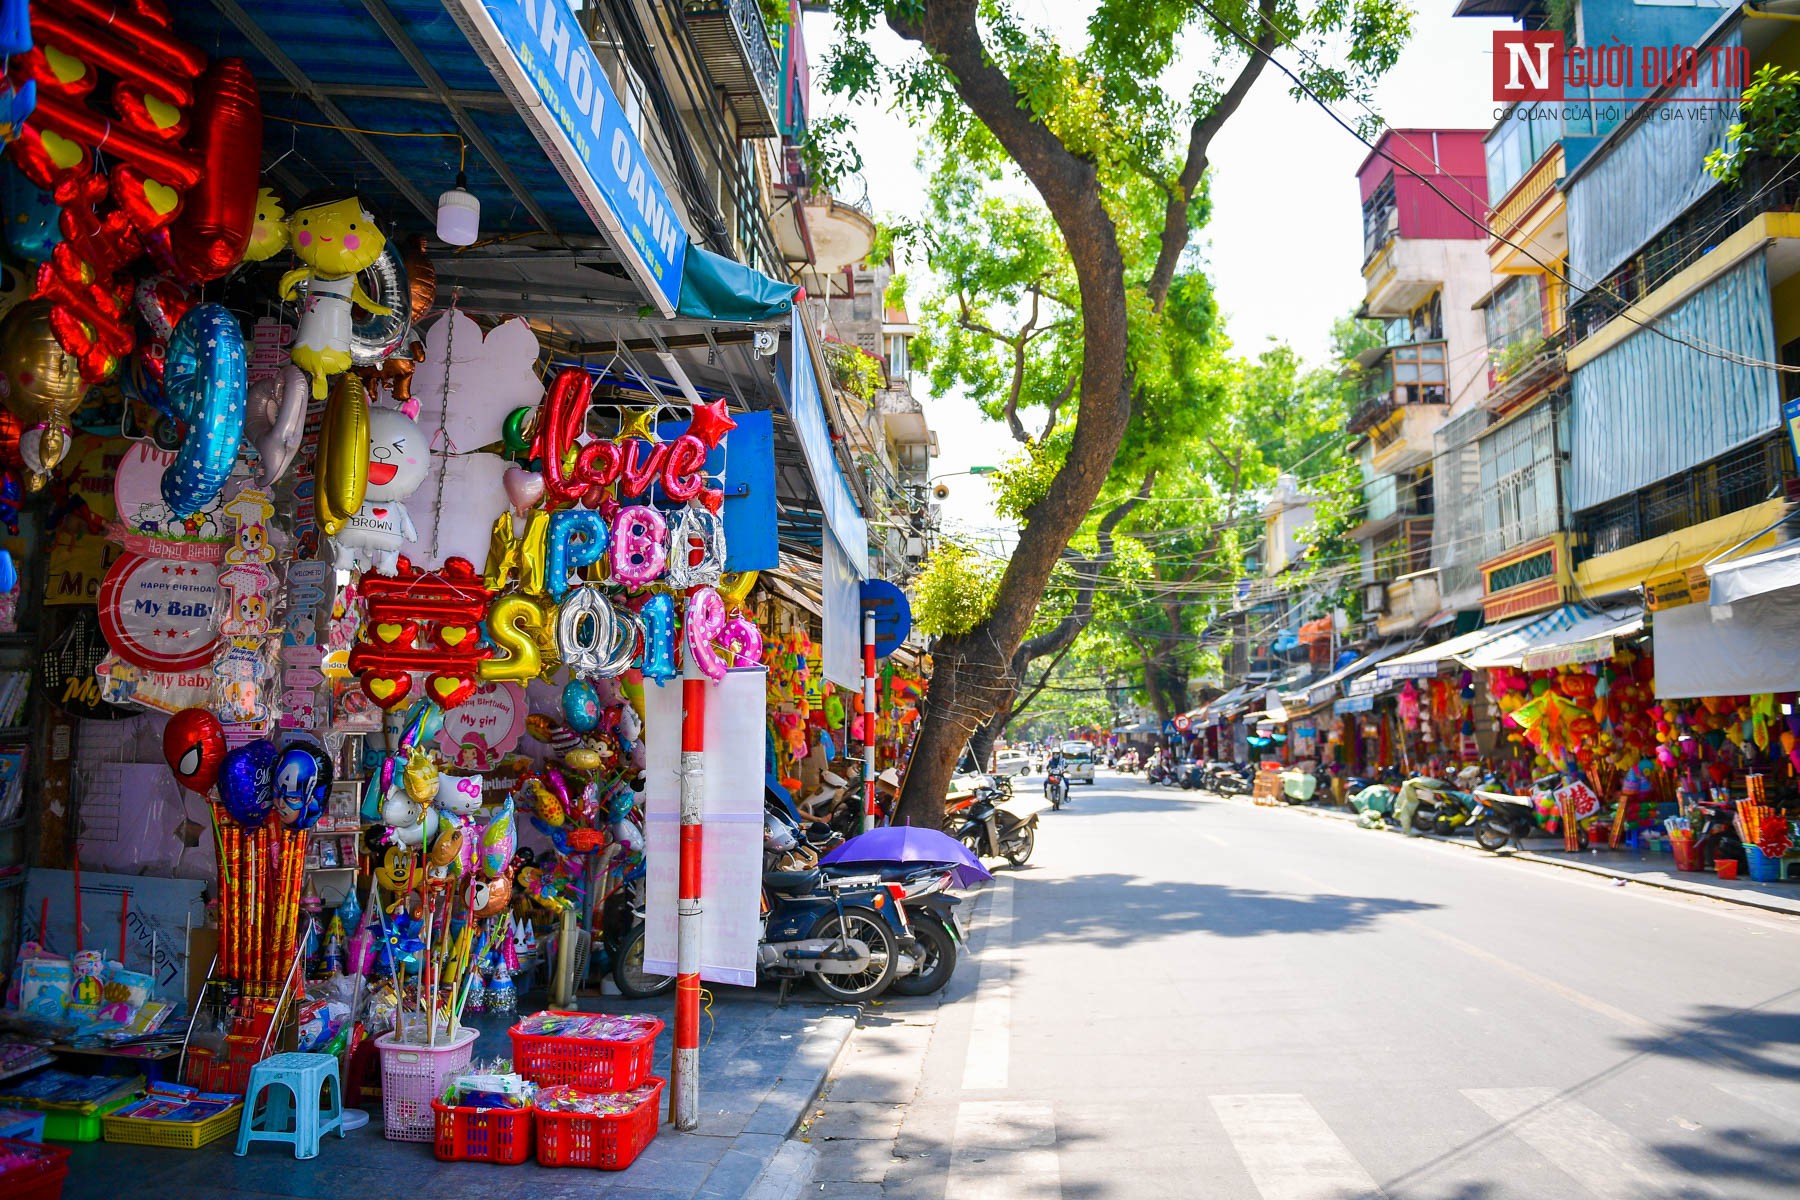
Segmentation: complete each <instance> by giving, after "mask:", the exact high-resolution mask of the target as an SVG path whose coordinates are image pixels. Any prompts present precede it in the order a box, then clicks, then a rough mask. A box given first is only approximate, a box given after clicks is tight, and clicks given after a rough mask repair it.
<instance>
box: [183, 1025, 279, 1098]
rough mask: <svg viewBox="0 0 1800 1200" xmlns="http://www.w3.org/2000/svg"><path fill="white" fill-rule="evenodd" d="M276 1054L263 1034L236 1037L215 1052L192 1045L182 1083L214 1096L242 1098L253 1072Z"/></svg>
mask: <svg viewBox="0 0 1800 1200" xmlns="http://www.w3.org/2000/svg"><path fill="white" fill-rule="evenodd" d="M274 1052H275V1048H274V1047H273V1046H272V1045H265V1044H264V1042H263V1039H262V1037H261V1036H260V1035H258V1036H256V1037H244V1036H239V1035H237V1034H233V1035H231V1036H230V1037H227V1038H226V1039H225V1045H224V1046H223V1047H222V1048H221V1049H220V1050H219V1051H218V1052H216V1053H215V1052H214V1051H211V1050H208V1049H206V1048H205V1047H203V1046H189V1047H188V1051H187V1067H186V1069H185V1070H184V1071H183V1072H182V1082H183V1083H186V1084H188V1085H189V1086H191V1087H194V1088H197V1089H199V1090H200V1091H202V1092H210V1093H212V1094H214V1095H218V1094H225V1095H232V1096H241V1095H243V1094H244V1092H245V1090H246V1089H248V1088H249V1086H250V1071H251V1069H252V1068H253V1067H255V1066H256V1064H257V1063H259V1062H261V1061H262V1060H263V1059H265V1058H267V1057H268V1056H269V1055H270V1054H272V1053H274Z"/></svg>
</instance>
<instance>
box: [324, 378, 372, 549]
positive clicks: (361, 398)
mask: <svg viewBox="0 0 1800 1200" xmlns="http://www.w3.org/2000/svg"><path fill="white" fill-rule="evenodd" d="M313 477H314V479H315V480H317V484H316V488H317V491H316V492H315V494H314V497H313V503H314V506H315V508H316V509H317V510H318V514H319V527H320V528H321V529H323V530H324V531H325V532H326V533H327V534H333V535H335V534H336V533H337V532H338V531H339V530H341V529H343V527H344V525H345V524H346V523H347V522H348V521H349V520H350V518H351V517H353V516H355V515H356V513H357V512H358V510H360V509H361V508H362V505H363V500H364V498H365V497H366V495H367V493H368V488H369V396H368V393H367V392H365V391H364V390H363V384H362V380H360V379H358V378H357V377H356V376H354V375H340V376H339V377H338V380H337V383H336V384H334V385H333V386H332V389H331V400H330V402H329V403H327V404H326V405H325V418H324V421H323V422H322V423H321V424H320V426H319V451H318V461H317V463H316V469H315V470H314V472H313Z"/></svg>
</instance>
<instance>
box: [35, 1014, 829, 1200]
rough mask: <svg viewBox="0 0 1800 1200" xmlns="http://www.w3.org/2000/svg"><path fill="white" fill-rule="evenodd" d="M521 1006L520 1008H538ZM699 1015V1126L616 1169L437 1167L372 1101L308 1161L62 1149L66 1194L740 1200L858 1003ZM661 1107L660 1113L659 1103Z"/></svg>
mask: <svg viewBox="0 0 1800 1200" xmlns="http://www.w3.org/2000/svg"><path fill="white" fill-rule="evenodd" d="M536 1007H542V1005H536V1006H533V1007H532V1008H526V1007H524V1006H523V1005H522V1006H521V1011H527V1012H528V1011H534V1010H535V1008H536ZM578 1007H579V1008H581V1009H582V1010H584V1011H603V1012H649V1013H655V1014H656V1015H658V1016H660V1017H662V1018H663V1020H664V1021H665V1022H669V1021H671V1020H672V1016H671V1013H672V1008H673V997H672V996H671V997H663V998H660V999H658V1000H651V1001H631V1000H625V999H622V998H620V997H617V996H604V997H601V996H587V997H582V998H581V1000H580V1001H579V1003H578ZM708 1009H709V1010H710V1014H711V1018H712V1019H711V1021H708V1020H707V1018H706V1016H705V1014H703V1015H702V1018H701V1023H702V1027H701V1040H702V1047H701V1051H700V1085H701V1086H700V1112H701V1119H700V1127H699V1129H698V1130H696V1131H695V1132H693V1133H678V1132H676V1131H675V1129H674V1127H673V1126H671V1125H668V1124H667V1123H665V1124H663V1125H662V1126H661V1128H660V1129H659V1131H658V1133H657V1136H656V1140H655V1141H654V1142H652V1143H651V1144H650V1145H649V1147H648V1148H646V1149H645V1151H644V1152H643V1154H642V1155H640V1156H639V1157H638V1159H637V1161H636V1162H635V1163H633V1164H632V1165H631V1166H630V1167H629V1168H627V1169H626V1170H624V1171H617V1172H610V1171H596V1170H592V1169H588V1168H579V1167H576V1168H564V1169H552V1168H546V1167H540V1166H538V1165H537V1163H536V1161H535V1160H532V1161H527V1162H525V1163H523V1164H521V1165H519V1166H516V1167H506V1166H494V1165H491V1164H486V1163H442V1162H439V1161H437V1158H436V1157H435V1155H434V1154H433V1153H432V1146H431V1143H429V1142H392V1141H388V1140H387V1139H386V1138H384V1137H383V1136H382V1133H381V1128H382V1122H381V1105H380V1102H379V1101H375V1100H368V1101H367V1103H366V1104H365V1108H366V1109H367V1111H368V1112H369V1114H370V1122H369V1124H368V1125H367V1126H366V1127H364V1128H363V1129H359V1130H357V1131H355V1132H353V1133H351V1134H350V1136H349V1137H348V1138H347V1139H344V1140H341V1141H340V1140H339V1139H338V1138H337V1137H336V1136H331V1135H328V1136H327V1137H325V1138H324V1139H322V1140H321V1142H320V1145H319V1155H318V1157H317V1158H313V1159H306V1160H296V1159H295V1158H294V1156H293V1152H292V1150H291V1148H289V1147H287V1146H282V1145H274V1144H268V1143H262V1144H255V1145H252V1146H251V1148H250V1153H249V1154H248V1155H247V1156H245V1157H243V1158H239V1157H237V1155H236V1154H235V1153H234V1151H235V1149H236V1139H235V1138H231V1137H228V1138H223V1139H221V1140H219V1141H217V1142H214V1143H213V1144H212V1145H210V1146H207V1147H205V1148H203V1149H200V1150H192V1151H189V1150H170V1149H162V1148H158V1147H152V1146H126V1145H117V1144H111V1143H106V1142H95V1143H91V1144H87V1145H78V1146H74V1147H72V1148H73V1150H74V1155H73V1157H72V1158H71V1159H70V1162H69V1178H68V1182H67V1184H65V1186H64V1188H63V1195H64V1196H65V1197H66V1198H68V1200H118V1198H119V1197H121V1196H132V1195H145V1194H160V1195H166V1196H180V1197H183V1198H184V1200H224V1198H225V1197H262V1196H267V1197H294V1198H305V1200H312V1198H318V1200H326V1198H342V1197H352V1196H354V1197H356V1198H357V1200H401V1198H402V1197H405V1198H406V1200H415V1198H416V1197H418V1196H475V1195H479V1196H482V1197H484V1200H510V1198H512V1197H519V1198H521V1200H523V1198H525V1197H530V1200H560V1198H562V1197H573V1196H582V1197H596V1198H605V1200H738V1198H739V1197H742V1196H744V1195H746V1194H747V1193H749V1192H750V1191H751V1188H752V1186H753V1185H754V1184H755V1182H756V1180H757V1178H758V1177H759V1176H760V1175H762V1174H763V1172H764V1170H765V1168H767V1166H768V1164H769V1163H770V1161H771V1160H772V1159H773V1158H774V1157H775V1155H776V1153H777V1152H778V1151H779V1150H780V1149H781V1146H782V1143H783V1142H784V1141H785V1140H786V1138H787V1135H788V1133H789V1132H790V1131H791V1130H792V1129H793V1128H794V1126H795V1125H796V1124H797V1123H798V1122H799V1120H800V1118H801V1117H802V1116H803V1115H804V1114H805V1113H806V1112H807V1111H808V1106H809V1105H810V1103H811V1101H812V1098H813V1096H814V1095H815V1094H817V1092H818V1090H819V1086H820V1084H821V1083H822V1082H823V1081H824V1079H825V1075H826V1072H827V1071H828V1070H830V1068H831V1065H832V1063H833V1062H835V1061H836V1059H837V1056H838V1052H839V1051H840V1050H841V1049H842V1047H843V1044H844V1041H845V1039H846V1038H848V1037H849V1035H850V1031H851V1029H852V1028H853V1027H854V1025H855V1020H856V1016H855V1010H854V1009H852V1008H847V1007H844V1006H841V1005H827V1004H821V1003H814V1002H812V1000H811V997H809V996H808V995H807V994H806V993H804V992H800V993H796V994H795V995H794V996H793V997H792V998H790V1000H789V1002H788V1004H787V1005H786V1006H785V1007H778V1006H777V1004H776V1002H775V993H774V991H773V990H772V989H771V990H768V991H762V992H757V991H751V990H748V989H743V988H719V989H716V990H715V991H714V993H713V996H712V998H711V1001H710V1004H709V1005H708ZM514 1020H516V1018H515V1017H512V1016H507V1017H496V1016H489V1015H484V1016H483V1017H481V1018H480V1022H479V1025H478V1026H477V1027H478V1028H479V1029H480V1030H481V1037H480V1040H479V1041H478V1042H477V1043H476V1051H475V1055H476V1058H477V1060H481V1059H493V1058H496V1057H510V1055H511V1053H512V1044H511V1041H510V1040H509V1039H508V1037H507V1036H506V1030H507V1028H508V1027H509V1026H510V1025H511V1024H512V1023H513V1021H514ZM672 1042H673V1037H672V1036H671V1034H670V1032H669V1031H668V1030H667V1029H665V1030H664V1031H663V1033H662V1034H661V1036H660V1037H658V1039H657V1058H656V1065H655V1067H654V1068H653V1069H654V1071H655V1073H656V1074H657V1075H660V1076H662V1077H663V1078H665V1079H666V1078H668V1072H669V1052H670V1047H671V1044H672ZM663 1115H664V1117H665V1119H666V1117H667V1112H666V1109H665V1112H664V1114H663Z"/></svg>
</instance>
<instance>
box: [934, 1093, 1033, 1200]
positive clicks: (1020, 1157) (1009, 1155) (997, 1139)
mask: <svg viewBox="0 0 1800 1200" xmlns="http://www.w3.org/2000/svg"><path fill="white" fill-rule="evenodd" d="M944 1195H945V1196H947V1197H953V1198H954V1200H1057V1198H1058V1197H1060V1196H1061V1195H1062V1167H1061V1165H1060V1164H1059V1163H1058V1161H1057V1157H1056V1114H1055V1112H1054V1111H1053V1110H1052V1109H1051V1107H1050V1106H1049V1105H1048V1104H1030V1103H1026V1102H1024V1101H1016V1100H965V1101H963V1102H962V1103H961V1104H960V1105H958V1106H957V1109H956V1132H955V1134H954V1136H953V1139H952V1141H951V1144H950V1176H949V1179H948V1180H946V1182H945V1187H944Z"/></svg>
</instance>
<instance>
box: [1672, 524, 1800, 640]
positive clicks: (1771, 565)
mask: <svg viewBox="0 0 1800 1200" xmlns="http://www.w3.org/2000/svg"><path fill="white" fill-rule="evenodd" d="M1706 573H1707V575H1708V576H1709V577H1710V578H1711V579H1712V603H1713V604H1714V605H1715V606H1717V605H1721V604H1736V603H1737V602H1738V601H1739V600H1748V599H1750V598H1751V597H1752V596H1764V595H1767V594H1768V593H1770V592H1779V591H1786V590H1788V589H1790V588H1800V541H1793V542H1785V543H1783V544H1782V545H1779V546H1777V547H1775V548H1774V549H1773V550H1765V551H1763V552H1762V553H1761V554H1752V555H1750V556H1749V557H1748V558H1738V559H1733V560H1732V561H1730V562H1721V563H1711V564H1709V565H1708V566H1707V568H1706ZM1661 621H1662V618H1661V617H1660V616H1659V617H1658V618H1657V622H1658V625H1659V626H1660V624H1661Z"/></svg>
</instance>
